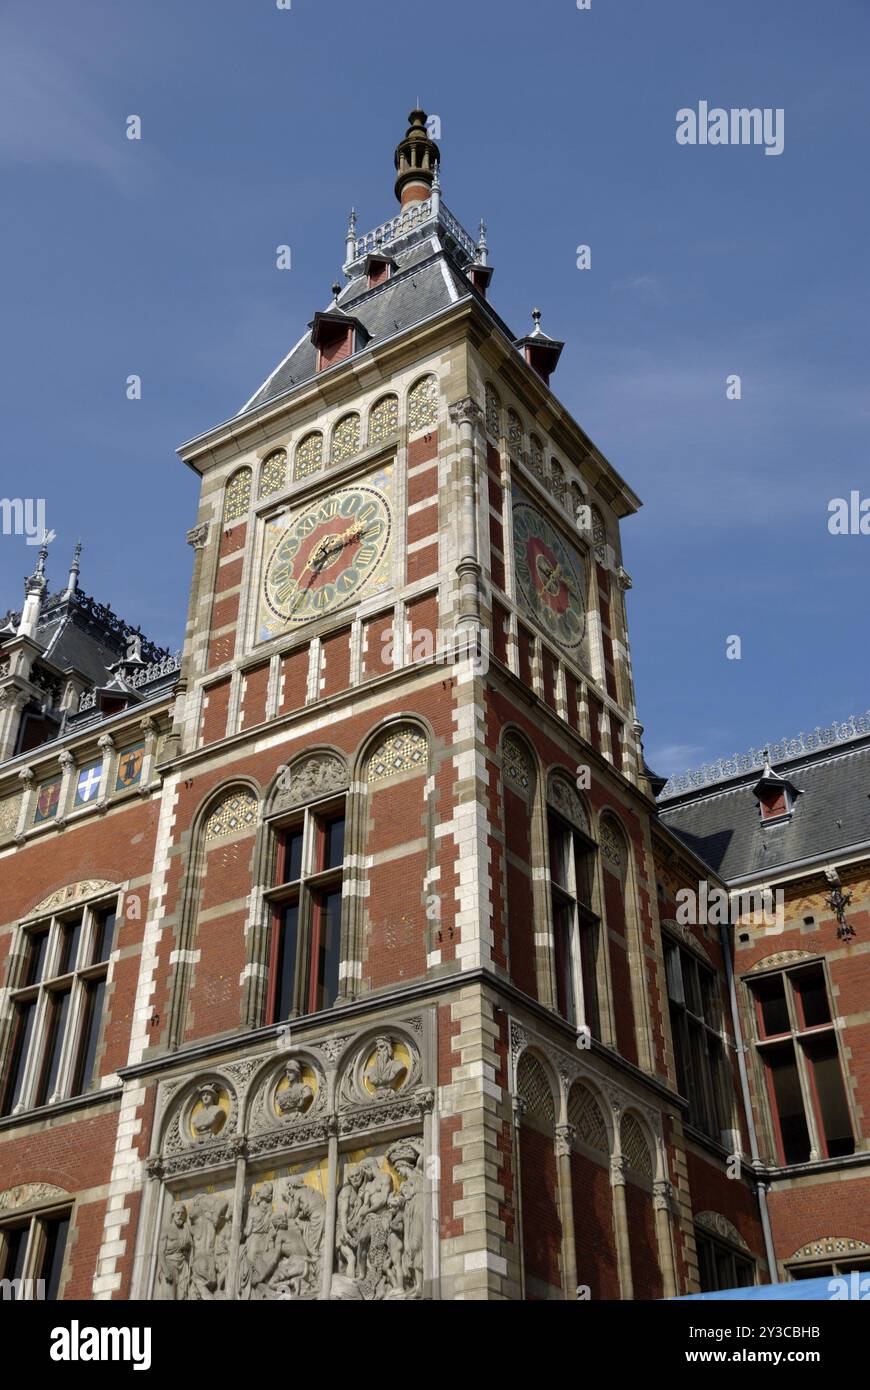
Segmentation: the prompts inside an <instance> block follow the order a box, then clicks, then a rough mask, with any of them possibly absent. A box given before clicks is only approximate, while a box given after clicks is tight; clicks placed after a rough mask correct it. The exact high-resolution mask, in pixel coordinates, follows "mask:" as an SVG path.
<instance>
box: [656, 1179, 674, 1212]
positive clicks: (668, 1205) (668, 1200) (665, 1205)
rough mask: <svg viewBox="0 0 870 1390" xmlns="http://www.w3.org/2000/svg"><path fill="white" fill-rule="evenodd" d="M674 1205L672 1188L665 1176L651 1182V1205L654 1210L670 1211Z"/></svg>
mask: <svg viewBox="0 0 870 1390" xmlns="http://www.w3.org/2000/svg"><path fill="white" fill-rule="evenodd" d="M673 1205H674V1188H673V1184H672V1183H670V1182H669V1181H668V1180H667V1178H658V1179H656V1181H655V1182H654V1183H653V1206H654V1207H655V1209H656V1211H668V1212H669V1211H671V1210H672V1209H673Z"/></svg>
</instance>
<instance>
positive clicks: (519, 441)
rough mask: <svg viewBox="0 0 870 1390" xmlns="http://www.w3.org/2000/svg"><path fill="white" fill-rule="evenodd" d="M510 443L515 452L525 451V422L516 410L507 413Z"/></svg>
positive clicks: (520, 453)
mask: <svg viewBox="0 0 870 1390" xmlns="http://www.w3.org/2000/svg"><path fill="white" fill-rule="evenodd" d="M507 424H508V444H509V446H510V448H511V449H513V451H514V453H515V454H519V455H522V452H523V422H522V420H521V419H520V417H519V415H517V412H516V411H515V410H509V411H508V413H507Z"/></svg>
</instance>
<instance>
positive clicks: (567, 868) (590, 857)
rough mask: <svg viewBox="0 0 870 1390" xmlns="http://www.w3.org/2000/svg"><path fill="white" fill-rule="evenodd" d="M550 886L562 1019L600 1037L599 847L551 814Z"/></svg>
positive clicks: (557, 982)
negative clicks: (595, 900)
mask: <svg viewBox="0 0 870 1390" xmlns="http://www.w3.org/2000/svg"><path fill="white" fill-rule="evenodd" d="M548 832H549V840H550V884H551V894H552V904H553V936H554V950H555V956H556V1002H557V1008H558V1010H559V1013H560V1014H561V1015H562V1017H563V1018H566V1019H567V1020H568V1022H569V1023H573V1024H574V1026H575V1027H576V1028H580V1027H582V1026H583V1025H585V1026H586V1027H587V1028H588V1029H589V1031H590V1032H591V1033H592V1034H593V1035H594V1036H595V1037H598V1036H600V1027H599V1012H598V1003H597V999H598V995H597V990H596V954H597V941H598V920H599V919H598V917H597V915H596V914H595V913H594V912H593V911H592V906H591V904H592V878H593V865H594V855H595V844H594V842H593V841H592V840H590V839H588V838H587V837H586V836H585V835H584V834H583V832H582V831H580V830H577V829H576V828H575V827H574V826H572V825H569V824H568V822H567V821H565V820H563V819H562V817H561V816H558V815H556V814H555V812H553V811H550V812H549V814H548Z"/></svg>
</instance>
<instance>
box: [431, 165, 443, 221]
mask: <svg viewBox="0 0 870 1390" xmlns="http://www.w3.org/2000/svg"><path fill="white" fill-rule="evenodd" d="M440 211H441V176H440V174H439V173H438V165H437V164H436V165H435V172H434V174H433V175H432V216H433V217H437V216H438V214H439V212H440Z"/></svg>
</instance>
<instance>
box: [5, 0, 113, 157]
mask: <svg viewBox="0 0 870 1390" xmlns="http://www.w3.org/2000/svg"><path fill="white" fill-rule="evenodd" d="M37 15H38V16H39V22H38V25H37V23H35V22H32V21H33V20H34V19H35V17H36V16H37ZM100 85H101V77H100V75H99V74H98V73H97V72H96V71H95V69H94V67H93V64H92V63H89V62H88V61H87V59H86V57H85V56H83V55H81V54H79V55H75V54H73V53H70V52H69V51H64V50H63V49H62V48H61V47H60V45H59V40H58V38H57V37H56V36H55V35H53V33H52V30H51V28H50V26H49V25H48V24H47V23H46V17H45V13H44V11H41V10H40V9H39V8H38V7H36V8H35V9H32V10H31V13H30V16H29V18H23V17H22V14H21V12H20V11H19V13H18V15H15V14H13V13H7V14H6V15H4V16H2V18H0V164H42V163H57V164H84V165H87V166H90V167H91V168H92V169H95V170H98V171H99V172H100V173H102V174H103V175H105V176H106V177H108V178H111V179H113V180H120V179H122V178H123V177H124V175H125V173H126V172H127V171H128V170H129V166H130V159H129V150H128V149H126V148H125V147H126V146H128V145H129V144H132V142H128V141H127V139H126V135H125V123H124V119H123V116H122V115H121V114H119V113H114V112H111V111H109V110H107V109H106V108H105V107H104V106H103V104H101V102H100V100H99V98H98V97H97V95H96V92H97V89H98V88H99V86H100ZM131 114H133V113H131Z"/></svg>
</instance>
